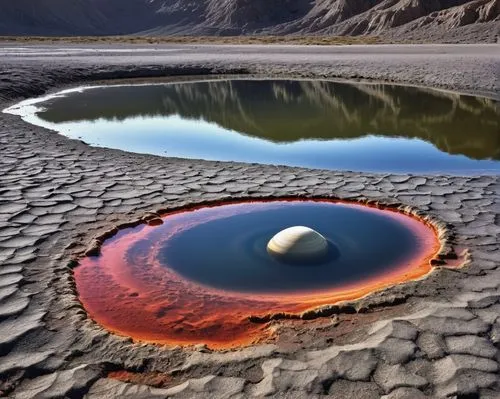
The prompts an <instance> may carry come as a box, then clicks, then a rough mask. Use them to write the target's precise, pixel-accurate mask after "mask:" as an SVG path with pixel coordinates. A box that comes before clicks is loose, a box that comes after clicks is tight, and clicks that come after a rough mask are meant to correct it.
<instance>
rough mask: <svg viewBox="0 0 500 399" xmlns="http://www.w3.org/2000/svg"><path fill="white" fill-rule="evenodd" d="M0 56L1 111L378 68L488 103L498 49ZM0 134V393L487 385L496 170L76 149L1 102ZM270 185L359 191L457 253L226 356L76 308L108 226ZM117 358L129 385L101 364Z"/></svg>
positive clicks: (497, 335)
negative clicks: (380, 169)
mask: <svg viewBox="0 0 500 399" xmlns="http://www.w3.org/2000/svg"><path fill="white" fill-rule="evenodd" d="M0 57H1V58H0V59H1V61H0V62H1V66H2V68H1V69H0V106H1V108H5V107H7V106H8V105H11V104H13V103H15V102H16V101H19V100H21V99H24V98H28V97H30V96H33V95H39V94H42V93H45V92H48V91H55V90H57V89H60V88H62V87H67V86H72V85H73V86H75V85H81V84H85V83H86V82H91V81H98V80H106V79H118V78H146V77H168V76H172V75H208V74H222V73H231V74H235V73H238V74H268V75H281V76H284V75H286V76H308V77H336V78H350V79H369V80H382V81H390V82H399V83H408V84H416V85H424V86H432V87H439V88H444V89H454V90H459V91H463V92H470V93H479V94H484V95H487V96H490V97H492V98H496V99H500V46H499V45H473V46H463V45H460V46H450V45H433V46H368V47H367V46H350V47H294V46H269V47H266V46H161V47H158V48H147V47H132V46H121V47H98V48H90V47H85V46H62V47H61V46H58V47H47V46H45V47H43V46H26V47H22V48H21V47H18V46H17V47H9V46H4V47H0ZM0 146H1V147H0V148H1V154H2V155H1V157H0V170H1V174H0V395H2V394H3V396H5V397H19V398H29V397H44V398H45V397H83V396H86V397H89V398H92V397H96V398H106V397H109V398H113V397H131V398H141V397H143V398H150V397H159V398H160V397H190V398H191V397H199V398H209V397H216V398H223V397H228V398H229V397H250V396H255V397H261V396H265V395H271V396H274V397H287V398H293V397H297V398H299V397H300V398H302V397H330V398H346V397H353V398H379V397H385V398H412V399H413V398H425V397H437V398H442V397H458V398H478V397H480V398H498V397H499V396H500V378H499V361H500V356H499V351H498V349H499V347H500V267H499V266H500V255H499V242H500V241H499V238H500V217H499V214H500V204H499V195H498V194H499V191H500V178H499V177H498V176H468V177H461V176H414V175H390V174H385V175H375V174H369V173H366V174H359V173H349V172H342V173H340V172H332V171H319V170H307V169H300V168H288V167H278V166H265V165H254V164H252V165H249V164H237V163H222V162H207V161H193V160H183V159H173V158H159V157H154V156H149V155H137V154H130V153H126V152H121V151H116V150H109V149H101V148H93V147H89V146H87V145H85V144H83V143H81V142H79V141H75V140H69V139H67V138H65V137H62V136H59V135H57V134H54V133H53V132H51V131H48V130H46V129H43V128H39V127H35V126H31V125H28V124H26V123H24V122H23V121H22V120H21V119H20V118H19V117H16V116H13V115H7V114H0ZM277 181H279V182H281V183H282V184H281V185H279V184H276V182H277ZM187 182H189V183H191V184H190V185H189V188H187V187H186V185H185V184H186V183H187ZM284 195H287V196H289V195H292V196H301V197H313V196H325V197H336V198H345V199H351V200H356V201H366V200H373V201H377V202H381V203H384V204H392V205H394V206H398V205H400V206H402V207H405V208H406V209H408V210H411V211H413V212H417V213H419V214H424V215H428V216H429V217H431V218H432V219H433V220H436V221H438V223H440V225H441V226H442V227H444V228H445V229H446V231H447V235H446V237H447V239H448V240H449V243H450V244H453V245H454V248H456V249H457V250H458V249H460V250H462V249H464V248H466V249H467V250H468V252H469V254H470V262H469V263H468V264H467V265H466V266H465V267H463V268H460V269H456V268H451V269H449V268H446V267H436V270H435V271H434V272H433V273H432V274H431V275H430V276H429V277H427V278H426V279H425V280H422V281H417V282H412V283H408V284H404V285H400V286H396V287H393V288H391V289H388V290H385V291H383V292H380V293H377V294H373V295H371V296H369V297H367V298H364V299H363V300H360V301H358V302H356V303H352V304H346V305H345V306H339V307H337V308H336V310H335V311H332V312H330V314H331V313H333V315H332V314H331V315H330V316H329V317H323V318H317V319H315V320H311V321H294V322H291V321H275V322H273V323H272V328H273V329H275V330H276V334H275V339H273V340H272V341H271V342H262V343H258V344H256V345H253V346H251V347H248V348H242V349H239V350H235V351H227V352H213V351H211V350H209V349H207V348H205V347H203V346H197V347H191V348H180V347H175V348H166V347H160V346H156V345H148V344H141V343H133V342H132V341H131V340H130V339H128V338H123V337H119V336H116V335H114V334H112V333H110V332H107V331H105V330H104V329H102V328H101V327H99V326H98V325H97V324H96V323H94V322H93V321H92V320H90V319H89V318H88V317H87V316H86V313H85V311H84V310H83V309H82V307H81V305H80V304H79V302H78V299H77V296H76V292H75V285H74V280H73V277H72V267H74V262H72V260H73V259H75V258H77V257H78V256H81V255H82V254H83V253H84V252H85V250H86V248H87V246H88V245H89V244H90V243H91V242H92V239H93V237H95V236H98V235H100V234H102V233H103V232H105V231H108V230H109V229H110V227H112V226H115V225H119V224H121V223H124V222H129V221H134V220H137V219H139V218H141V217H143V216H144V215H145V213H146V212H147V211H157V210H159V209H169V208H175V207H178V206H182V205H185V204H188V203H199V202H204V201H215V200H221V199H228V198H249V197H252V198H253V197H255V198H257V197H258V198H261V197H270V196H273V197H277V196H284ZM120 371H128V372H130V373H129V374H126V376H127V378H124V377H123V375H125V374H124V373H121V375H122V378H121V379H122V380H123V379H129V380H130V381H131V382H123V381H120V380H118V379H116V378H110V376H108V374H109V373H110V372H114V374H111V376H116V375H117V373H116V372H120ZM147 384H149V385H147ZM151 385H155V387H153V386H151Z"/></svg>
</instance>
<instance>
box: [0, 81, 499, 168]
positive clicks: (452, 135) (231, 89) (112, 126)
mask: <svg viewBox="0 0 500 399" xmlns="http://www.w3.org/2000/svg"><path fill="white" fill-rule="evenodd" d="M6 112H11V113H15V114H18V115H21V116H23V118H24V119H25V120H26V121H28V122H30V123H33V124H36V125H40V126H44V127H47V128H50V129H53V130H56V131H58V132H60V133H62V134H64V135H67V136H69V137H71V138H74V139H81V140H83V141H85V142H86V143H89V144H91V145H97V146H102V147H110V148H117V149H121V150H127V151H132V152H139V153H149V154H155V155H162V156H171V157H182V158H200V159H207V160H219V161H241V162H258V163H264V164H273V165H291V166H302V167H309V168H321V169H333V170H353V171H370V172H398V173H400V172H403V173H408V172H415V173H456V174H477V173H492V174H497V173H499V172H500V162H499V160H500V105H499V104H498V102H495V101H494V100H490V99H486V98H481V97H473V96H467V95H461V94H457V93H451V92H444V91H438V90H431V89H424V88H417V87H404V86H391V85H383V84H364V83H346V82H343V83H340V82H333V81H319V80H251V79H247V80H216V81H197V82H189V81H188V82H177V83H167V84H153V85H128V86H112V85H111V86H103V87H94V88H82V89H76V90H70V91H66V92H61V93H57V94H54V95H51V96H48V97H45V98H40V99H34V100H28V101H24V102H22V103H20V104H18V105H16V106H13V107H11V108H9V109H8V110H7V111H6Z"/></svg>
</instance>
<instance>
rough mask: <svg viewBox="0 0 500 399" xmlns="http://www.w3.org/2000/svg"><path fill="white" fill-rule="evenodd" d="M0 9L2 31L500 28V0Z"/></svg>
mask: <svg viewBox="0 0 500 399" xmlns="http://www.w3.org/2000/svg"><path fill="white" fill-rule="evenodd" d="M0 9H1V10H2V12H1V13H0V35H122V34H149V35H163V34H196V35H242V34H260V33H262V34H317V35H320V34H321V35H324V34H328V35H378V36H382V37H386V38H388V39H399V40H401V39H403V40H404V39H412V40H429V41H471V42H481V41H484V42H493V41H496V40H498V36H499V35H500V0H472V1H470V0H273V1H269V0H72V1H67V0H37V1H33V0H16V1H11V0H0Z"/></svg>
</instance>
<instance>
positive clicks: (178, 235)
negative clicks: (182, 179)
mask: <svg viewBox="0 0 500 399" xmlns="http://www.w3.org/2000/svg"><path fill="white" fill-rule="evenodd" d="M162 221H163V223H162V224H159V225H154V226H153V225H146V224H141V225H139V226H137V227H134V228H128V229H124V230H121V231H120V232H119V233H118V234H116V235H115V236H114V237H112V238H110V239H108V240H107V241H105V242H104V244H103V245H102V247H101V250H100V254H99V255H98V256H89V257H85V258H83V259H81V261H80V265H79V266H78V267H77V268H76V269H75V277H76V283H77V289H78V293H79V296H80V300H81V302H82V303H83V305H84V306H85V308H86V309H87V311H88V313H89V315H90V316H91V317H92V318H93V319H95V320H96V321H97V322H99V323H100V324H102V325H103V326H105V327H107V328H108V329H110V330H112V331H115V332H117V333H120V334H123V335H128V336H131V337H133V338H135V339H139V340H144V341H149V342H157V343H167V344H179V343H180V344H195V343H207V344H209V345H211V346H213V347H231V346H236V345H240V344H247V343H250V342H252V341H254V340H255V339H258V338H261V337H262V336H264V335H266V332H265V328H266V326H265V325H263V324H258V323H252V321H251V320H252V319H255V318H258V317H262V316H264V315H269V314H274V313H283V312H284V313H290V314H300V313H302V312H305V311H308V310H311V309H313V308H316V307H318V306H321V305H326V304H333V303H336V302H339V301H341V300H347V299H357V298H360V297H362V296H364V295H366V294H368V293H370V292H373V291H375V290H379V289H382V288H385V287H387V286H390V285H393V284H397V283H400V282H404V281H408V280H412V279H417V278H420V277H422V276H424V275H426V274H427V273H428V272H429V271H430V270H431V266H430V260H431V259H432V258H433V257H434V256H435V255H436V254H437V252H438V251H439V249H440V242H439V240H438V238H437V236H436V233H435V231H434V229H433V228H432V227H431V226H429V225H427V224H425V223H423V222H422V221H421V220H418V219H417V218H415V217H412V216H409V215H405V214H402V213H398V212H396V211H391V210H383V209H378V208H375V207H369V206H364V205H360V204H354V203H345V202H336V201H330V200H293V201H292V200H271V201H259V202H255V201H252V202H241V203H230V204H221V205H217V206H208V207H200V208H194V209H189V210H184V211H178V212H174V213H169V214H167V215H165V216H164V217H163V218H162ZM297 225H298V226H308V228H310V229H313V230H314V231H316V232H318V234H320V235H321V236H322V237H324V238H325V240H326V242H327V243H328V251H327V254H326V256H325V257H324V258H322V259H321V260H320V261H315V262H309V261H308V260H307V259H306V260H303V261H299V262H287V261H283V260H282V259H280V258H279V257H275V256H272V255H270V254H269V252H268V250H267V245H268V243H269V241H270V240H271V239H272V238H273V236H275V235H276V234H277V233H279V232H280V231H282V230H284V229H287V228H289V227H291V226H297Z"/></svg>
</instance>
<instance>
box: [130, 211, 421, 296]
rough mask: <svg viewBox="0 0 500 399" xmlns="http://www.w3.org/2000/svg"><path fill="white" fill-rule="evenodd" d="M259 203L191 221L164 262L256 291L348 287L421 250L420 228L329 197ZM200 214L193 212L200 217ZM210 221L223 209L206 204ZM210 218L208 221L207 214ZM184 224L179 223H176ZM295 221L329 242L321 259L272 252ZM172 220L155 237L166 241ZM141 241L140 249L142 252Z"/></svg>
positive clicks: (201, 279) (202, 279) (212, 282)
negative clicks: (270, 246)
mask: <svg viewBox="0 0 500 399" xmlns="http://www.w3.org/2000/svg"><path fill="white" fill-rule="evenodd" d="M276 204H277V203H276V202H272V203H252V204H248V205H245V208H244V212H239V213H236V214H233V215H230V216H222V217H217V218H215V219H213V218H212V220H209V221H206V222H203V223H201V224H197V225H195V226H192V227H190V228H188V229H186V230H184V231H182V232H181V233H177V234H175V235H174V236H173V237H172V238H169V239H168V240H166V241H164V242H163V244H162V248H161V250H160V252H159V258H158V260H159V261H160V263H161V264H163V265H164V266H165V267H168V268H170V269H173V270H174V271H175V272H177V273H178V274H180V275H181V276H183V277H184V278H186V279H188V280H191V281H194V282H196V283H199V284H202V285H205V286H209V287H212V288H217V289H222V290H229V291H238V292H255V293H259V292H260V293H276V292H294V293H297V292H308V291H311V290H315V289H321V288H335V287H341V286H344V285H346V284H350V283H357V282H359V281H360V280H364V279H367V278H370V277H375V276H380V275H383V274H384V273H386V272H388V271H391V270H392V269H396V268H399V267H401V266H402V264H404V262H407V261H409V260H410V259H411V258H412V256H413V255H415V254H416V253H418V251H419V250H421V245H422V243H421V242H419V240H418V239H417V237H416V236H415V234H414V233H413V231H412V230H411V229H410V228H409V227H407V226H406V225H405V224H402V223H400V222H399V221H397V220H395V219H393V218H390V217H387V216H386V215H385V214H384V213H383V212H375V211H373V210H365V209H363V208H362V207H352V206H346V205H342V204H332V203H322V202H280V203H279V206H278V207H277V206H276ZM196 212H200V211H194V212H193V213H192V214H191V213H190V214H188V215H187V217H189V218H196ZM202 212H203V215H204V216H203V217H204V218H210V216H211V215H216V216H217V215H218V212H220V207H215V208H209V209H204V210H203V211H202ZM204 220H205V219H204ZM176 223H177V222H176ZM294 225H304V226H308V227H310V228H313V229H315V230H316V231H318V232H319V233H320V234H322V235H323V236H324V237H325V238H327V240H328V241H329V242H330V245H331V248H330V252H329V255H328V256H327V257H326V259H325V260H324V261H323V262H321V263H304V264H297V263H294V264H288V263H284V262H280V261H279V260H277V259H275V258H274V257H272V256H270V255H269V254H268V253H267V250H266V246H267V243H268V241H269V240H270V239H271V238H272V237H273V236H274V235H275V234H276V233H278V232H279V231H280V230H282V229H285V228H287V227H291V226H294ZM171 228H172V227H171V224H169V221H168V218H167V219H165V224H163V225H162V226H159V227H155V229H154V230H153V231H152V232H151V233H150V234H149V236H148V242H151V243H153V242H162V240H165V237H167V236H168V234H167V232H168V231H169V230H170V229H171ZM144 245H146V246H147V245H148V244H147V243H139V244H137V247H136V248H132V253H131V254H129V256H131V255H132V256H133V253H134V251H135V252H138V253H142V252H144V250H145V247H144Z"/></svg>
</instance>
